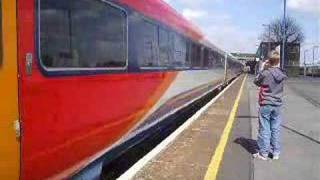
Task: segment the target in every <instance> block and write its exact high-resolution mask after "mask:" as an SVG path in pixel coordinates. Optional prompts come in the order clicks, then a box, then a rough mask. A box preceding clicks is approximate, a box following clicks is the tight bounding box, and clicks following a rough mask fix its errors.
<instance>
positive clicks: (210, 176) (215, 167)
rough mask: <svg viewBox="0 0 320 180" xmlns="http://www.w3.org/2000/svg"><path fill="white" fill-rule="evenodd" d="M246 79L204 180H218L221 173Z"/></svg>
mask: <svg viewBox="0 0 320 180" xmlns="http://www.w3.org/2000/svg"><path fill="white" fill-rule="evenodd" d="M246 79H247V75H246V76H245V78H244V79H243V81H242V84H241V88H240V90H239V93H238V95H237V98H236V100H235V103H234V105H233V108H232V110H231V112H230V115H229V118H228V122H227V124H226V126H225V128H224V130H223V133H222V135H221V137H220V141H219V144H218V146H217V148H216V150H215V152H214V154H213V157H212V158H211V162H210V164H209V166H208V169H207V172H206V175H205V177H204V180H216V179H217V175H218V171H219V168H220V164H221V161H222V157H223V154H224V150H225V148H226V145H227V142H228V139H229V136H230V132H231V130H232V126H233V123H234V121H235V118H236V115H237V111H238V107H239V102H240V98H241V95H242V91H243V87H244V83H245V82H246Z"/></svg>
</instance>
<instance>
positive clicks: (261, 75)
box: [253, 70, 265, 87]
mask: <svg viewBox="0 0 320 180" xmlns="http://www.w3.org/2000/svg"><path fill="white" fill-rule="evenodd" d="M264 77H265V76H264V70H263V71H261V72H260V73H259V74H258V75H257V76H256V77H255V78H254V81H253V83H254V84H255V85H257V86H259V87H260V86H261V85H262V82H263V79H264Z"/></svg>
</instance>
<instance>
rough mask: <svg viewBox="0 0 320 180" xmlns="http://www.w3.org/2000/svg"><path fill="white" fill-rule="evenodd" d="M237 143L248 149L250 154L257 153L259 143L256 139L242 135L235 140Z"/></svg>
mask: <svg viewBox="0 0 320 180" xmlns="http://www.w3.org/2000/svg"><path fill="white" fill-rule="evenodd" d="M234 142H235V143H236V144H239V145H241V146H242V147H243V148H244V149H245V150H247V151H248V152H249V153H250V154H255V153H257V150H258V144H257V141H256V140H254V139H248V138H244V137H240V138H237V139H235V140H234Z"/></svg>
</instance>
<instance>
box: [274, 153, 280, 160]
mask: <svg viewBox="0 0 320 180" xmlns="http://www.w3.org/2000/svg"><path fill="white" fill-rule="evenodd" d="M272 159H273V160H279V159H280V155H279V154H273V155H272Z"/></svg>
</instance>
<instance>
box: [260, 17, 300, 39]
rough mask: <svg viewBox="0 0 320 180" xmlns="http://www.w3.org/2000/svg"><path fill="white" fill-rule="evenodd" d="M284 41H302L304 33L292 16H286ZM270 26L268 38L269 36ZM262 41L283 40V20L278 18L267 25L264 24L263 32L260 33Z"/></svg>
mask: <svg viewBox="0 0 320 180" xmlns="http://www.w3.org/2000/svg"><path fill="white" fill-rule="evenodd" d="M285 27H286V42H287V43H302V42H303V41H304V38H305V36H304V33H303V31H302V28H301V26H300V25H299V24H298V23H297V21H296V20H295V19H294V18H292V17H287V18H286V23H285ZM269 28H270V38H269ZM261 39H262V41H265V42H269V41H270V42H279V43H281V42H282V40H283V21H282V19H280V18H278V19H275V20H273V21H271V23H270V25H269V26H266V27H265V29H264V32H263V33H262V35H261Z"/></svg>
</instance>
